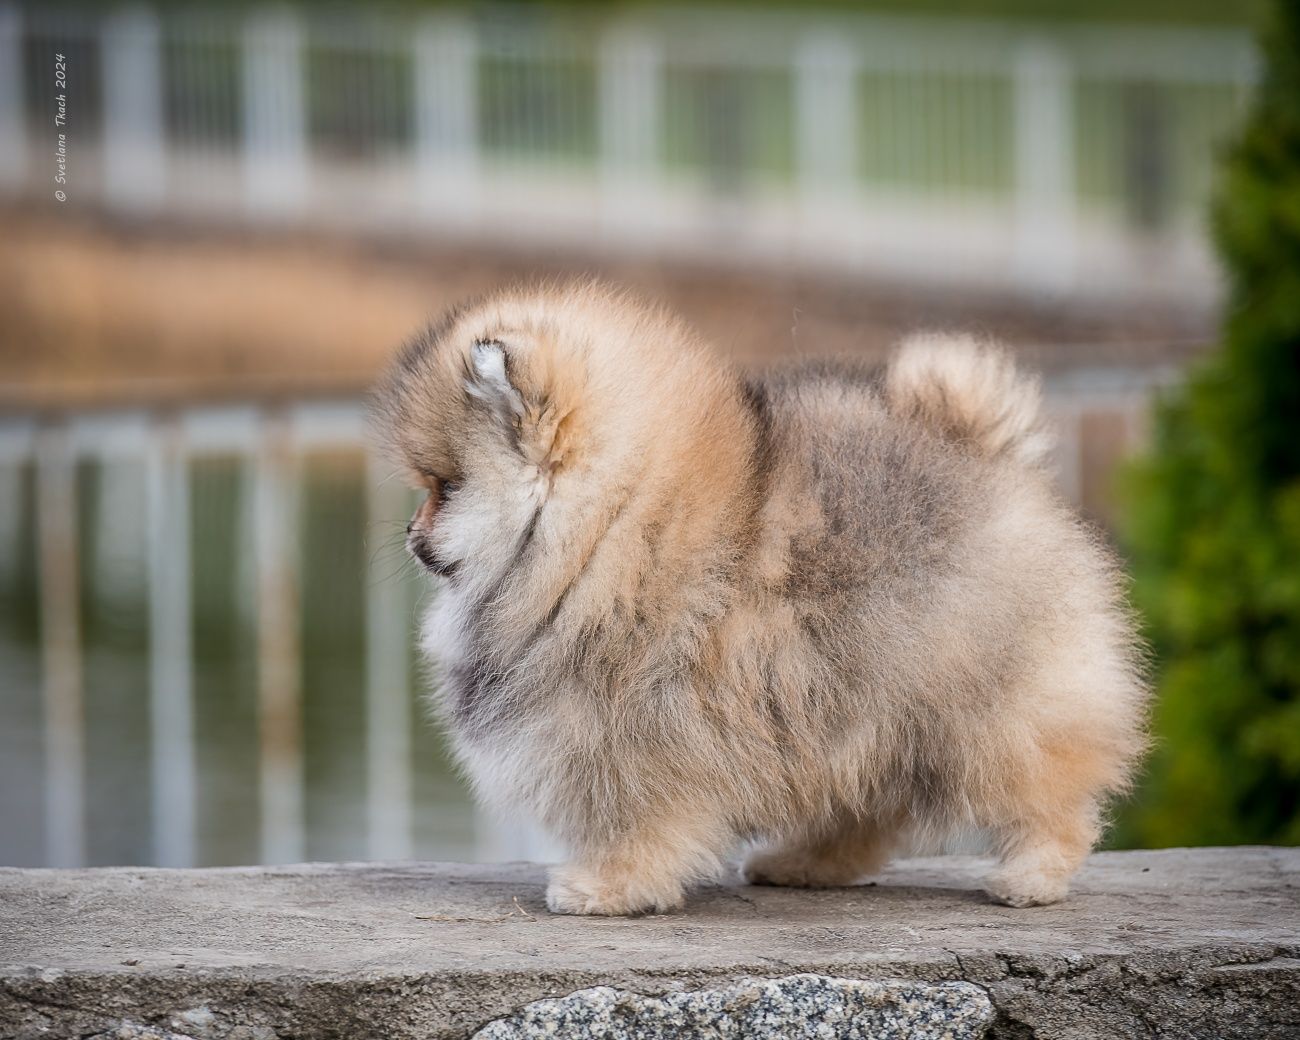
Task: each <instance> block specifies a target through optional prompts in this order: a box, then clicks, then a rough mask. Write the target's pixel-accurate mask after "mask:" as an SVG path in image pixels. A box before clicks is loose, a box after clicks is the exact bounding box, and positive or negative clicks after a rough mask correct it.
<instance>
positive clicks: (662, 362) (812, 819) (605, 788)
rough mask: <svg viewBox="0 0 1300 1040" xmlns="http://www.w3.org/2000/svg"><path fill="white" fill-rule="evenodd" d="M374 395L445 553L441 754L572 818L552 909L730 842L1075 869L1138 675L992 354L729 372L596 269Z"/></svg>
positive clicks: (955, 345)
mask: <svg viewBox="0 0 1300 1040" xmlns="http://www.w3.org/2000/svg"><path fill="white" fill-rule="evenodd" d="M377 401H378V408H377V415H378V416H379V417H380V419H381V421H382V423H383V435H384V438H385V440H386V442H387V443H388V444H389V445H390V446H391V447H392V448H393V449H394V450H395V451H396V453H397V456H398V457H399V458H400V460H401V461H402V463H403V465H404V466H405V467H406V468H407V469H408V470H409V472H410V474H411V476H412V478H413V479H414V480H415V481H416V482H417V483H418V484H420V485H422V486H424V487H427V488H428V490H429V497H428V499H427V500H426V502H425V504H424V505H423V506H421V508H420V510H419V511H418V512H417V513H416V516H415V518H414V519H413V520H412V523H411V527H410V530H409V541H408V544H409V547H410V548H411V550H412V552H413V553H414V554H415V555H416V556H417V557H418V558H419V559H420V560H421V561H422V562H423V563H424V564H425V566H426V567H428V568H429V569H430V570H432V571H435V572H437V573H440V574H442V575H444V576H445V579H446V580H445V582H444V587H443V588H442V589H441V590H440V591H439V593H438V595H437V597H436V599H435V601H434V603H433V607H432V609H431V610H430V612H429V616H428V618H427V620H426V626H425V636H424V648H425V650H426V652H427V653H428V655H429V656H430V657H431V659H432V660H433V661H434V663H435V664H436V667H437V674H438V681H437V684H436V685H437V697H438V700H439V702H440V706H441V710H442V712H443V715H444V717H445V720H446V723H447V726H448V728H449V730H450V732H451V735H452V738H453V742H454V746H455V750H456V754H457V756H458V757H459V759H460V761H461V763H462V764H463V766H464V768H465V770H466V772H467V773H468V775H469V777H470V778H471V780H472V781H473V784H474V787H475V790H476V791H477V793H478V795H479V797H481V798H482V799H483V800H485V801H487V802H489V803H493V804H496V805H500V806H507V807H512V808H515V809H523V810H525V811H528V812H531V813H532V814H534V815H535V817H536V818H537V819H539V820H540V821H541V822H542V823H543V824H544V825H545V826H546V827H547V828H548V829H549V830H550V831H551V832H552V833H553V834H555V835H556V836H557V837H559V838H560V839H562V840H563V841H564V842H566V843H567V845H568V847H569V848H570V850H571V853H572V858H571V860H570V862H569V863H568V864H567V865H564V866H561V867H558V868H557V869H556V870H555V871H554V872H553V875H552V878H551V883H550V889H549V892H548V896H547V900H548V903H549V905H550V907H551V909H552V910H555V911H558V912H564V913H579V914H628V913H636V912H643V911H664V910H668V909H670V908H672V907H676V906H678V905H680V904H681V903H682V901H683V896H684V890H685V887H686V886H687V885H688V884H689V883H690V882H692V881H696V880H699V879H703V878H709V877H713V876H716V875H718V874H719V872H720V871H721V869H722V867H723V865H724V863H725V862H726V859H727V857H728V855H729V854H730V853H731V852H733V851H734V850H735V849H736V848H737V847H738V846H741V845H743V844H745V843H755V844H756V845H757V846H758V847H757V849H756V850H755V851H753V852H752V853H751V855H750V857H749V859H748V861H747V863H746V864H745V867H744V870H745V874H746V876H747V877H748V878H749V880H750V881H752V882H754V883H767V884H781V885H846V884H850V883H852V882H854V881H856V880H858V879H860V878H862V877H863V876H864V875H867V874H870V873H872V872H873V871H875V870H877V869H878V868H879V867H880V866H881V865H882V864H883V863H884V862H885V861H886V860H887V859H888V857H889V856H890V854H891V852H892V851H893V850H895V849H896V848H898V847H899V846H900V845H901V844H903V843H904V842H909V841H913V840H915V839H917V838H918V837H919V838H923V839H929V840H931V841H933V840H936V839H937V840H942V839H943V838H944V837H945V836H948V835H951V834H953V833H954V832H960V831H972V830H973V831H980V832H983V833H985V834H987V835H989V836H990V838H991V841H992V844H993V848H994V849H995V850H996V853H997V855H998V857H999V863H998V866H997V867H996V869H995V870H994V872H993V873H992V875H991V876H990V878H989V880H988V890H989V892H990V893H991V894H992V895H993V896H994V897H995V898H997V899H999V900H1001V901H1003V902H1005V903H1009V904H1011V905H1013V906H1027V905H1032V904H1040V903H1051V902H1053V901H1055V900H1058V899H1060V898H1061V897H1062V896H1063V895H1064V894H1065V892H1066V888H1067V884H1068V881H1069V878H1070V876H1071V874H1072V873H1073V872H1074V870H1075V869H1076V868H1077V867H1078V866H1079V864H1080V862H1081V860H1082V859H1083V858H1084V856H1085V855H1086V854H1087V852H1088V851H1089V849H1090V848H1091V847H1092V845H1093V843H1094V842H1095V841H1096V840H1097V837H1098V833H1099V828H1100V826H1101V814H1102V810H1103V806H1104V801H1105V799H1106V797H1107V796H1108V795H1109V794H1111V793H1113V792H1116V791H1118V790H1120V789H1122V788H1123V787H1124V785H1125V783H1126V780H1127V778H1128V775H1129V772H1130V769H1131V768H1132V766H1133V763H1134V761H1135V759H1136V757H1137V756H1138V755H1139V753H1140V751H1141V749H1142V747H1143V743H1144V738H1143V721H1144V718H1143V717H1144V702H1145V697H1146V692H1145V688H1144V684H1143V681H1142V678H1141V674H1140V671H1141V670H1140V653H1139V649H1138V647H1137V645H1136V642H1135V638H1134V633H1133V625H1132V622H1131V620H1130V618H1129V615H1128V613H1127V611H1126V609H1125V607H1124V605H1123V596H1122V580H1121V575H1120V572H1119V570H1118V569H1117V567H1116V564H1115V562H1114V561H1113V560H1112V558H1111V557H1110V555H1109V553H1108V552H1107V551H1106V550H1105V549H1104V548H1103V546H1102V544H1101V543H1100V542H1099V541H1098V539H1097V538H1096V537H1095V536H1094V535H1092V534H1091V533H1089V531H1087V530H1086V529H1085V527H1084V526H1083V525H1082V524H1081V523H1080V521H1079V520H1078V519H1076V517H1075V516H1074V515H1072V513H1071V512H1070V511H1069V510H1068V509H1067V507H1066V506H1065V505H1064V504H1062V502H1061V501H1060V499H1059V498H1058V496H1057V494H1056V493H1055V492H1054V491H1053V489H1052V485H1051V480H1050V478H1049V476H1048V474H1047V473H1046V472H1045V470H1044V455H1045V453H1046V451H1047V450H1048V449H1049V447H1050V443H1049V440H1048V438H1047V437H1046V436H1045V433H1044V430H1043V426H1042V422H1041V420H1040V416H1039V401H1038V391H1037V387H1036V384H1035V383H1034V382H1033V381H1031V380H1030V379H1027V378H1026V377H1024V376H1022V375H1020V374H1019V373H1017V371H1016V370H1015V368H1014V367H1013V365H1012V363H1011V362H1010V360H1008V358H1007V357H1006V356H1005V355H1004V354H1002V353H1000V352H998V351H997V350H995V349H993V348H990V347H987V346H984V345H980V344H978V343H976V342H973V341H971V340H969V339H963V338H943V337H925V338H918V339H913V340H911V341H909V342H906V343H904V344H903V345H902V347H901V348H900V349H899V350H898V352H897V354H896V355H895V357H894V358H893V360H892V361H891V362H890V363H889V365H888V366H886V367H884V368H883V369H872V368H867V367H860V366H855V365H852V364H831V363H825V362H814V363H805V364H801V365H795V366H792V367H789V368H786V369H784V370H778V371H776V372H774V373H772V374H770V375H768V376H766V377H765V378H761V379H753V380H749V381H747V380H746V379H744V378H743V377H742V376H741V375H740V374H738V373H737V372H736V371H733V370H732V368H730V367H729V366H728V365H727V364H725V363H724V362H722V361H721V360H720V359H718V358H717V357H715V356H714V355H712V354H711V353H710V352H708V351H707V350H706V349H705V348H704V347H703V346H702V345H701V343H700V342H699V341H698V340H697V339H696V337H695V336H694V335H693V334H692V333H691V332H690V331H688V330H687V329H686V328H685V327H684V326H683V325H682V324H681V323H680V322H679V321H677V320H676V319H674V318H672V317H670V316H667V315H665V314H664V313H662V312H660V311H659V310H656V309H653V308H650V307H647V306H644V305H641V304H638V303H636V302H634V301H632V300H630V299H628V298H627V297H626V296H624V295H622V294H620V293H617V292H615V291H612V290H609V289H605V288H602V287H599V286H594V285H580V286H574V287H568V288H563V289H552V290H544V289H537V290H524V291H518V292H506V293H503V294H501V295H498V296H496V297H493V298H490V299H488V300H486V301H485V302H482V303H479V304H477V305H473V306H469V307H466V308H464V309H462V310H459V311H457V312H454V313H452V314H451V315H449V316H448V317H446V318H445V319H444V320H443V321H442V322H441V323H440V324H438V325H436V326H434V327H433V328H431V329H429V330H428V331H427V332H425V333H424V334H423V335H421V336H419V337H418V338H417V339H416V340H415V341H414V342H413V343H411V344H410V345H409V346H408V347H407V348H406V349H405V351H404V352H403V353H402V355H401V357H400V359H399V360H398V361H397V363H396V364H395V365H394V367H393V368H392V370H391V372H390V373H389V375H388V376H387V378H386V380H385V381H384V383H383V384H382V385H381V387H380V389H379V391H378V393H377Z"/></svg>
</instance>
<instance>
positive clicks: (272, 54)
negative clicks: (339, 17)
mask: <svg viewBox="0 0 1300 1040" xmlns="http://www.w3.org/2000/svg"><path fill="white" fill-rule="evenodd" d="M302 51H303V45H302V29H301V26H300V25H299V22H298V17H297V15H295V14H294V13H293V12H292V11H291V10H289V9H286V8H277V9H272V10H266V11H260V10H259V11H255V12H254V13H253V14H252V15H250V16H249V18H248V20H247V22H245V24H244V43H243V56H244V81H243V111H244V157H243V158H244V190H245V192H246V199H247V205H248V208H249V210H250V212H252V213H253V215H255V216H258V217H263V218H274V217H282V216H292V215H293V214H295V213H297V212H299V211H301V210H302V209H303V207H304V204H305V201H306V200H305V198H304V193H305V191H306V190H307V175H308V169H307V141H306V117H305V111H304V100H305V99H304V91H303V61H302Z"/></svg>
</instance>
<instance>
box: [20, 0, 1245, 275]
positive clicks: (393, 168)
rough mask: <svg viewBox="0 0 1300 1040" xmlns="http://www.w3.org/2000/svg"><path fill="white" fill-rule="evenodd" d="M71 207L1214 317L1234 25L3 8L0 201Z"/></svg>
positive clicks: (1234, 90)
mask: <svg viewBox="0 0 1300 1040" xmlns="http://www.w3.org/2000/svg"><path fill="white" fill-rule="evenodd" d="M56 54H64V55H66V58H67V62H68V65H69V77H70V86H69V88H68V91H67V93H68V95H69V97H68V102H69V113H68V117H69V121H68V126H67V127H66V128H63V131H62V132H65V133H66V135H67V141H66V145H67V149H68V153H69V162H70V166H69V184H68V185H67V189H66V190H67V194H68V197H69V202H68V204H71V205H92V206H102V207H105V208H108V209H111V210H114V211H118V212H122V213H125V214H130V215H136V216H140V215H144V214H179V215H185V216H187V217H196V216H208V217H213V218H219V219H222V220H227V221H228V220H230V219H232V218H237V219H241V220H249V221H258V222H264V221H271V220H278V221H296V222H301V223H308V224H311V225H312V226H332V227H341V228H350V229H359V230H367V231H385V232H392V233H406V234H418V235H424V236H435V237H444V238H456V237H461V236H466V235H472V236H474V238H475V240H476V241H483V240H486V241H489V242H494V243H498V244H508V245H512V246H513V245H519V244H521V243H523V244H532V245H536V244H547V245H555V244H558V245H564V246H569V247H574V248H580V249H584V250H591V249H598V250H613V251H620V252H629V251H634V252H642V253H649V254H654V255H660V256H682V257H691V258H705V259H712V260H724V261H726V262H730V263H760V264H771V263H778V264H796V265H799V266H802V267H806V268H809V269H813V270H830V271H838V272H845V271H847V272H873V273H877V274H883V275H887V276H892V277H898V278H906V279H911V280H929V281H941V282H957V283H963V284H967V285H971V286H975V287H979V286H995V287H1001V288H1015V289H1019V290H1022V291H1026V292H1032V293H1042V292H1049V293H1082V294H1106V295H1119V296H1141V295H1144V294H1146V295H1150V294H1164V295H1173V296H1177V297H1182V298H1190V299H1204V297H1205V296H1206V294H1207V293H1212V292H1213V291H1214V288H1215V284H1216V279H1215V274H1214V266H1213V262H1212V260H1211V257H1210V254H1209V250H1208V248H1207V247H1206V244H1205V241H1204V235H1203V231H1202V228H1203V214H1204V208H1205V203H1206V200H1207V196H1208V190H1209V185H1210V182H1211V180H1212V173H1213V162H1214V145H1215V144H1216V143H1217V142H1219V141H1220V140H1221V139H1222V138H1223V136H1224V135H1225V133H1226V132H1227V131H1228V129H1229V128H1230V127H1231V126H1232V125H1233V122H1234V119H1235V117H1236V113H1237V111H1238V110H1239V108H1240V103H1241V100H1242V98H1243V97H1244V96H1245V94H1246V92H1247V90H1248V88H1249V85H1250V83H1251V82H1252V79H1253V76H1254V61H1255V56H1254V50H1253V48H1252V46H1251V44H1250V42H1249V40H1248V38H1247V37H1246V36H1245V35H1244V34H1241V33H1236V32H1231V31H1193V30H1174V29H1168V30H1156V29H1150V28H1140V27H1135V26H1124V25H1116V26H1113V27H1109V28H1073V29H1070V28H1048V27H1042V26H1034V25H1028V24H1023V25H1022V24H1004V23H988V22H978V23H975V22H960V21H940V20H931V21H926V20H910V21H909V20H900V19H889V18H880V17H852V16H834V15H831V14H827V13H817V14H810V13H804V12H799V11H797V10H792V11H790V12H786V13H781V12H753V11H739V10H737V11H724V10H713V11H708V10H698V9H692V8H690V7H675V8H671V9H665V10H662V11H658V12H655V11H648V12H643V13H640V14H635V15H634V14H630V13H624V14H620V15H618V16H617V17H614V16H600V17H599V18H598V17H597V16H596V15H594V14H592V13H591V12H590V11H582V12H577V11H575V12H569V13H565V12H563V11H558V12H557V11H555V10H553V9H545V10H542V9H537V8H521V9H508V8H505V9H488V10H487V11H486V12H480V13H478V14H477V15H474V16H471V15H467V14H461V15H453V14H450V13H446V12H440V13H436V14H430V15H427V16H423V17H419V18H409V19H398V18H380V17H379V16H371V15H365V16H363V15H356V16H354V17H352V18H349V19H342V20H340V18H339V17H338V16H333V17H320V18H317V19H313V20H307V19H306V18H305V17H304V16H303V15H302V14H300V13H296V12H295V11H294V10H292V9H291V8H287V7H285V8H280V7H275V8H264V9H263V8H255V9H253V10H252V11H251V12H249V13H247V14H241V15H235V14H229V13H224V12H221V11H220V9H218V8H215V7H214V8H213V9H212V10H211V11H210V12H206V13H194V12H192V11H191V12H165V13H160V12H158V11H154V10H152V9H150V8H146V7H135V8H128V9H125V10H122V11H119V12H118V13H115V14H111V15H107V16H104V17H102V18H100V17H87V16H84V15H72V14H65V13H62V12H60V11H59V10H58V9H57V8H49V7H47V6H44V5H42V6H39V7H38V6H35V5H26V6H23V7H17V6H14V5H13V4H12V3H0V140H3V142H4V147H3V148H0V191H8V192H9V193H14V194H19V195H25V196H33V197H36V198H38V199H41V200H49V199H50V198H51V197H52V195H53V191H54V188H55V185H54V183H53V180H52V171H53V163H52V160H51V155H52V149H53V148H54V146H55V139H54V138H53V136H52V134H53V132H54V128H53V125H52V116H53V112H54V105H55V100H54V95H55V94H56V93H57V92H58V91H56V90H55V89H54V87H53V62H54V56H55V55H56Z"/></svg>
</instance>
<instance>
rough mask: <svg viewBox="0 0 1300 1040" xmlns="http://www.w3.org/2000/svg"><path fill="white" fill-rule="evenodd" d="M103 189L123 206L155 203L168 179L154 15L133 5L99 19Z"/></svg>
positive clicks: (158, 39) (158, 40)
mask: <svg viewBox="0 0 1300 1040" xmlns="http://www.w3.org/2000/svg"><path fill="white" fill-rule="evenodd" d="M103 42H104V189H105V192H106V194H107V198H108V202H109V204H110V205H112V206H117V207H121V208H123V209H134V210H139V209H145V208H148V207H152V206H156V205H157V204H158V203H159V202H160V201H161V200H162V195H163V192H164V190H165V189H166V183H167V167H166V160H167V156H166V152H165V150H164V148H163V111H162V105H163V101H162V55H161V33H160V31H159V27H158V18H157V16H156V15H154V13H153V12H152V11H149V10H146V9H144V8H139V7H132V8H127V9H125V10H123V11H120V12H117V13H115V14H113V15H110V16H109V18H108V19H107V20H106V21H105V22H104V27H103Z"/></svg>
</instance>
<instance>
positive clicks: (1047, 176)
mask: <svg viewBox="0 0 1300 1040" xmlns="http://www.w3.org/2000/svg"><path fill="white" fill-rule="evenodd" d="M1014 92H1015V193H1016V194H1015V277H1016V280H1017V282H1018V283H1019V284H1020V285H1021V286H1023V287H1024V288H1026V289H1031V290H1036V291H1042V292H1063V291H1065V290H1068V289H1069V288H1071V286H1072V285H1073V283H1074V277H1075V267H1076V255H1075V252H1076V243H1075V215H1076V213H1075V211H1076V202H1075V185H1074V100H1073V83H1072V75H1071V70H1070V62H1069V58H1068V57H1067V55H1066V54H1064V53H1063V52H1062V51H1061V49H1060V48H1059V47H1057V46H1056V45H1054V44H1053V43H1051V42H1049V41H1046V40H1040V39H1035V40H1028V41H1025V42H1024V43H1022V44H1021V45H1020V47H1019V49H1018V50H1017V52H1016V58H1015V79H1014Z"/></svg>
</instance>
